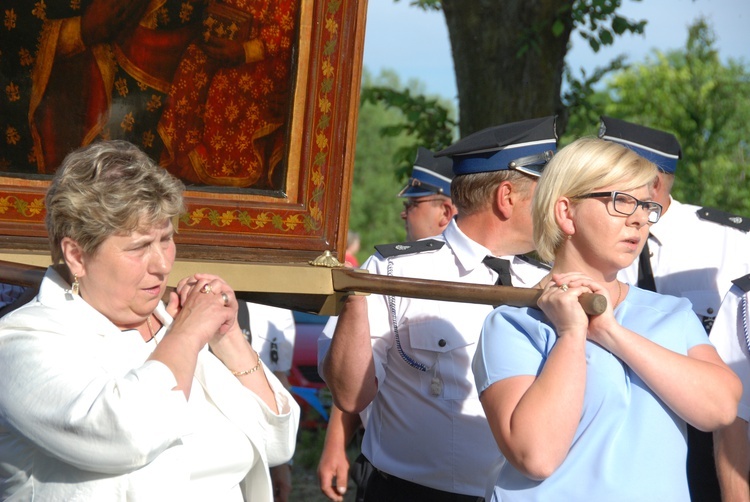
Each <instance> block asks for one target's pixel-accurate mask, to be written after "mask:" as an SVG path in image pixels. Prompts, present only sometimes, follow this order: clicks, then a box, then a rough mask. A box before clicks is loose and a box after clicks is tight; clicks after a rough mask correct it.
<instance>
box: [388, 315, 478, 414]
mask: <svg viewBox="0 0 750 502" xmlns="http://www.w3.org/2000/svg"><path fill="white" fill-rule="evenodd" d="M402 343H403V341H402ZM402 349H404V351H406V350H408V351H409V352H411V356H412V357H413V358H414V359H416V360H417V361H419V362H421V363H422V364H424V365H425V366H426V368H427V370H426V371H424V372H421V373H422V375H421V386H422V390H423V392H424V393H425V394H430V395H433V396H434V395H435V394H436V392H435V385H436V384H437V385H438V386H439V393H437V394H438V395H437V396H435V397H437V398H442V399H466V398H467V397H470V396H472V395H476V389H475V386H474V379H473V376H472V373H471V360H472V358H473V357H474V352H475V350H476V341H475V340H467V339H466V337H464V336H463V335H462V334H461V333H460V332H459V331H458V330H457V329H456V327H455V326H454V325H452V324H451V323H450V322H448V321H446V320H445V319H430V320H425V321H419V322H412V323H411V324H410V325H409V340H408V344H404V345H402ZM436 379H437V381H438V382H439V383H436V381H435V380H436Z"/></svg>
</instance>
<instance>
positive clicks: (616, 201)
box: [573, 192, 662, 224]
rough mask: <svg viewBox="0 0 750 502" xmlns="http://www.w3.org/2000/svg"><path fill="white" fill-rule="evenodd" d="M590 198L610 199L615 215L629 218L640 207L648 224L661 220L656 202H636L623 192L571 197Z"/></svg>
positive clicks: (660, 210)
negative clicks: (645, 215) (646, 217)
mask: <svg viewBox="0 0 750 502" xmlns="http://www.w3.org/2000/svg"><path fill="white" fill-rule="evenodd" d="M592 197H611V198H612V209H614V210H615V212H616V213H620V214H623V215H625V216H630V215H631V214H633V213H635V210H636V209H638V206H640V207H642V208H643V210H644V211H646V213H648V222H649V223H651V224H654V223H656V222H657V221H659V218H661V212H662V207H661V204H659V203H658V202H654V201H652V200H638V199H636V198H635V197H633V196H632V195H630V194H627V193H623V192H594V193H589V194H585V195H579V196H577V197H573V198H574V199H590V198H592Z"/></svg>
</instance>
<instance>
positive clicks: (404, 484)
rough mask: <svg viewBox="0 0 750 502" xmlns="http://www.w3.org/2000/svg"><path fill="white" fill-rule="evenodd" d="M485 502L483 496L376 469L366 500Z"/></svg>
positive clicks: (369, 501)
mask: <svg viewBox="0 0 750 502" xmlns="http://www.w3.org/2000/svg"><path fill="white" fill-rule="evenodd" d="M386 501H387V502H484V498H483V497H477V496H474V495H461V494H459V493H450V492H444V491H442V490H436V489H435V488H429V487H427V486H422V485H418V484H416V483H412V482H411V481H406V480H405V479H401V478H397V477H396V476H391V475H390V474H386V473H384V472H382V471H379V470H377V469H375V472H373V474H372V476H370V481H369V483H367V490H366V491H365V502H386Z"/></svg>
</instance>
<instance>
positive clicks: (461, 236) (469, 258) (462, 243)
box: [443, 218, 492, 272]
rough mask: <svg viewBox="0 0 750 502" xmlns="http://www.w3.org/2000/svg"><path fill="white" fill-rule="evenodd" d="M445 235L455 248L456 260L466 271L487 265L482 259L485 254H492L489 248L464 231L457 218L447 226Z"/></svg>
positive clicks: (452, 247)
mask: <svg viewBox="0 0 750 502" xmlns="http://www.w3.org/2000/svg"><path fill="white" fill-rule="evenodd" d="M443 236H444V237H445V242H446V243H447V244H448V245H449V246H450V247H451V249H452V250H453V254H455V255H456V260H457V261H458V263H459V264H460V265H461V268H462V269H463V270H464V271H466V272H471V271H472V270H474V269H475V268H477V267H480V266H481V267H485V265H484V263H482V260H484V258H485V256H491V255H492V253H491V252H490V250H489V249H487V248H486V247H484V246H482V245H481V244H479V243H478V242H475V241H473V240H472V239H470V238H469V237H468V236H467V235H466V234H465V233H463V232H462V231H461V229H460V228H458V225H457V224H456V219H455V218H453V219H452V220H451V222H450V223H449V224H448V226H447V227H445V230H443ZM485 268H486V267H485Z"/></svg>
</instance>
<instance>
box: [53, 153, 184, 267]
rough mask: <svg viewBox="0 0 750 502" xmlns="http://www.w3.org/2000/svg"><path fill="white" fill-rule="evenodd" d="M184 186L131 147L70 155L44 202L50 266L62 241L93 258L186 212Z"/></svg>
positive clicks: (59, 257) (60, 256)
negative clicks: (120, 239) (111, 240)
mask: <svg viewBox="0 0 750 502" xmlns="http://www.w3.org/2000/svg"><path fill="white" fill-rule="evenodd" d="M184 190H185V186H184V185H183V184H182V182H181V181H179V180H178V179H177V178H175V177H174V176H172V175H171V174H169V173H168V172H167V171H166V170H165V169H164V168H162V167H159V166H158V165H156V164H155V163H154V162H153V161H152V160H151V159H150V158H149V157H148V155H146V154H145V153H144V152H143V151H141V150H140V149H138V147H136V146H135V145H133V144H131V143H128V142H127V141H101V142H97V143H92V144H90V145H88V146H85V147H82V148H79V149H77V150H75V151H73V152H71V153H69V154H68V155H67V156H66V157H65V159H64V160H63V162H62V164H61V165H60V167H59V168H58V169H57V172H56V173H55V176H54V178H53V179H52V183H51V185H50V187H49V189H48V190H47V196H46V199H45V204H46V209H47V216H46V220H45V222H46V225H47V233H48V235H49V241H50V251H51V254H52V263H53V264H56V263H60V262H61V261H62V260H63V254H62V248H61V246H60V244H61V242H62V240H63V238H65V237H69V238H71V239H73V240H74V241H76V242H77V243H78V244H79V245H80V246H81V248H82V249H83V252H84V253H86V254H88V255H93V254H94V253H96V251H97V250H98V249H99V246H100V245H101V244H102V242H104V240H105V239H106V238H107V237H110V236H112V235H127V234H129V233H131V232H133V231H136V230H143V229H148V228H149V227H152V226H154V225H157V224H161V223H163V222H164V221H165V220H167V219H170V218H173V217H175V216H177V215H179V214H181V213H183V212H184V202H183V199H182V192H183V191H184Z"/></svg>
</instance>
